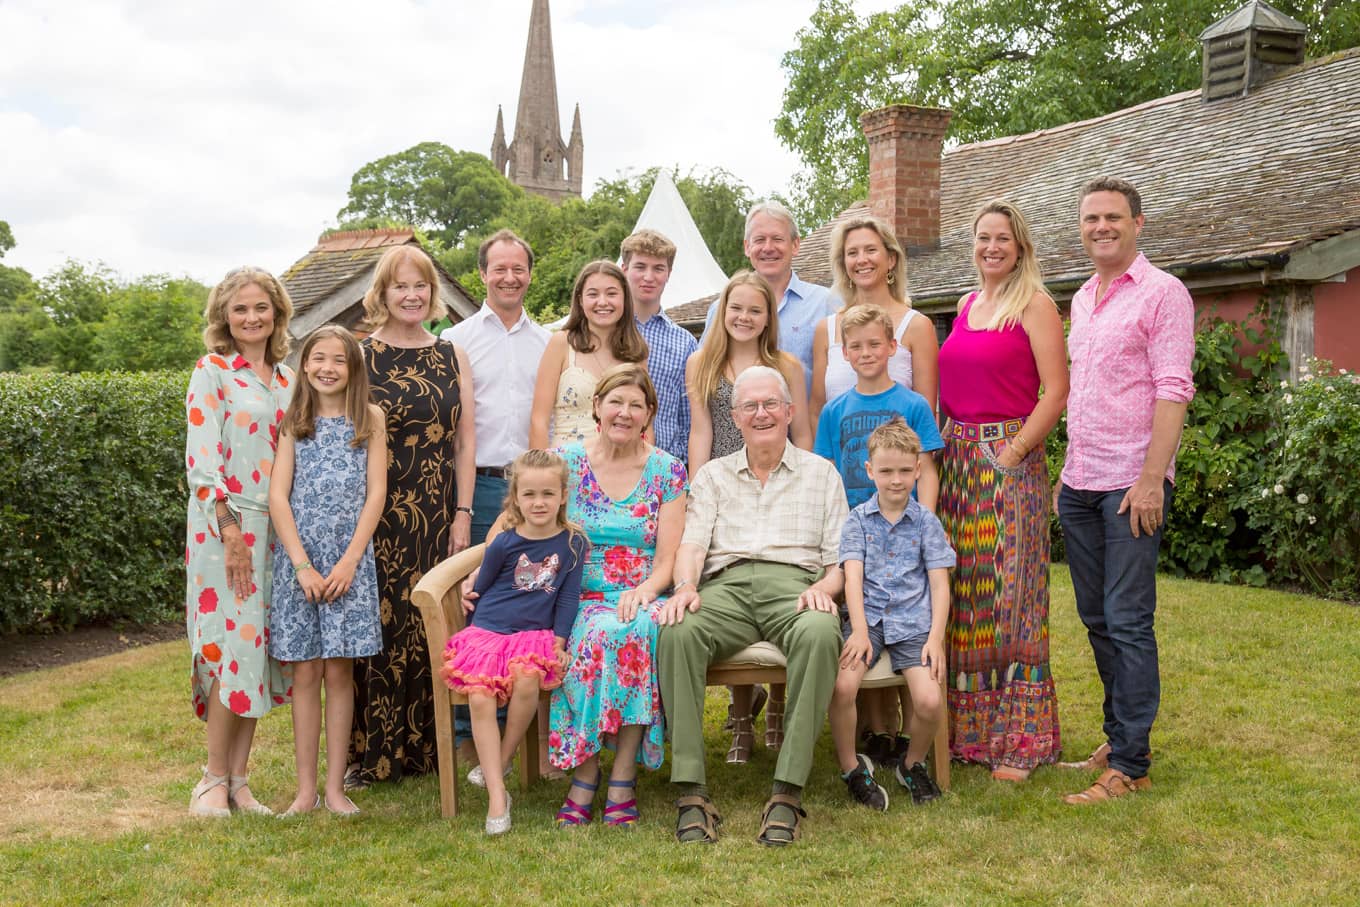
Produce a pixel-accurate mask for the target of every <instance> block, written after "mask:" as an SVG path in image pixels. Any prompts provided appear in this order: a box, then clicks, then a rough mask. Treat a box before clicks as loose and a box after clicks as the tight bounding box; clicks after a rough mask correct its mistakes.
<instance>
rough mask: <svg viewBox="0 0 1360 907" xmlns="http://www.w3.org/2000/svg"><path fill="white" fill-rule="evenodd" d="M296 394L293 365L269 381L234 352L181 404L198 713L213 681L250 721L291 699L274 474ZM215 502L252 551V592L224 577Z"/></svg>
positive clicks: (189, 623) (188, 614) (202, 363)
mask: <svg viewBox="0 0 1360 907" xmlns="http://www.w3.org/2000/svg"><path fill="white" fill-rule="evenodd" d="M292 395H293V370H292V369H290V368H289V367H288V366H286V365H283V364H281V363H280V364H277V365H275V366H274V374H273V375H272V376H271V379H270V382H269V384H268V385H267V386H266V385H265V383H264V382H263V381H261V380H260V377H259V376H258V375H256V374H255V372H254V371H253V370H252V369H251V368H250V364H249V363H248V362H246V360H245V359H244V358H242V357H241V356H238V355H237V354H235V353H227V354H224V355H218V354H217V353H210V354H209V355H207V356H204V357H203V358H202V359H200V360H198V364H197V365H196V366H195V367H194V372H193V375H192V376H190V378H189V393H188V396H187V397H186V398H185V405H184V408H185V415H186V417H187V421H188V434H187V443H186V445H185V452H184V454H185V456H184V464H185V468H186V470H187V477H188V483H189V508H188V533H187V537H186V539H185V544H184V563H185V567H186V573H187V579H188V588H187V593H186V596H185V603H184V604H185V609H184V617H185V627H186V629H187V630H188V633H189V648H190V650H191V652H192V655H193V674H192V676H193V707H194V714H195V715H197V716H198V717H199V718H201V719H203V720H205V721H206V720H207V717H208V693H209V692H210V691H211V689H212V684H213V681H214V680H216V681H218V682H219V686H218V695H219V696H220V697H221V700H222V702H223V703H224V704H225V705H226V706H227V708H229V709H231V710H232V711H233V712H235V713H236V714H237V715H241V716H242V717H245V718H259V717H260V716H262V715H264V714H265V713H266V712H268V711H269V710H270V709H271V708H273V707H274V706H276V705H283V704H284V703H286V702H288V701H289V699H290V698H292V692H293V691H292V671H291V669H290V668H287V667H285V666H284V665H282V664H280V663H279V662H278V661H276V660H275V659H273V658H271V657H270V655H269V603H270V590H271V586H272V585H273V582H272V580H273V574H272V570H271V561H270V559H271V556H272V551H273V548H274V535H273V532H272V530H271V529H270V525H269V474H270V472H271V470H272V469H273V466H274V450H275V447H276V445H277V443H278V429H279V422H280V421H282V419H283V411H284V410H285V409H287V408H288V401H289V400H290V399H291V398H292ZM218 501H226V503H227V507H228V508H229V509H230V510H231V512H232V513H234V514H235V515H236V517H237V520H238V521H239V522H240V524H241V533H242V536H243V537H244V539H245V543H246V547H247V548H249V549H250V563H251V567H252V569H253V570H254V573H255V576H254V581H253V582H252V583H251V589H250V595H248V596H247V597H245V598H241V597H239V596H237V595H236V593H235V592H233V591H232V589H231V586H230V584H228V582H227V568H226V549H225V548H224V547H223V545H222V537H221V536H220V535H219V534H218V531H217V502H218Z"/></svg>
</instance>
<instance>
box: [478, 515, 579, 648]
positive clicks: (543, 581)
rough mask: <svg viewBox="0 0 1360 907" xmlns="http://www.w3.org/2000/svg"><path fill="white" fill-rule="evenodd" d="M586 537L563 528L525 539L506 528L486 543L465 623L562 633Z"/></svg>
mask: <svg viewBox="0 0 1360 907" xmlns="http://www.w3.org/2000/svg"><path fill="white" fill-rule="evenodd" d="M589 549H590V543H589V542H588V541H586V539H585V537H584V536H581V535H576V536H573V535H571V533H569V532H566V531H565V530H564V531H562V532H559V533H558V534H557V535H555V536H553V537H552V538H547V539H538V540H531V539H526V538H524V537H523V536H521V535H520V534H519V533H518V532H516V531H515V530H513V529H507V530H506V531H504V532H502V533H501V534H500V535H498V536H496V537H495V538H494V539H492V540H491V542H490V543H489V544H488V545H487V546H486V554H485V555H484V556H483V557H482V567H481V572H480V573H478V574H477V582H476V584H475V585H474V586H473V588H474V589H475V590H476V591H477V594H478V598H477V607H476V610H474V611H473V612H472V614H471V615H470V616H469V617H468V623H469V624H472V625H474V626H477V627H481V628H482V629H483V630H490V631H491V632H493V633H506V634H509V633H522V632H524V631H525V630H552V631H553V635H554V636H560V637H562V638H563V639H566V638H567V637H568V636H570V635H571V625H572V624H574V623H575V622H576V608H577V606H578V605H579V604H580V599H581V569H582V567H583V566H584V565H585V560H586V554H587V553H588V551H589Z"/></svg>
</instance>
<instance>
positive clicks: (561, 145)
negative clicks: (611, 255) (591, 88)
mask: <svg viewBox="0 0 1360 907" xmlns="http://www.w3.org/2000/svg"><path fill="white" fill-rule="evenodd" d="M496 130H497V131H496V136H497V137H493V138H492V142H491V149H492V162H493V163H495V164H496V166H497V169H500V170H501V171H502V172H505V173H506V176H508V177H509V178H510V180H511V181H512V182H514V183H517V184H518V185H520V186H523V187H524V188H525V189H527V190H529V191H530V192H535V193H537V194H539V195H543V196H546V197H547V198H550V199H553V200H554V201H560V200H561V199H563V198H566V197H568V196H576V197H579V196H580V194H581V155H582V148H583V142H582V140H581V136H580V111H579V109H578V110H577V115H576V120H575V122H574V123H573V129H572V142H571V145H570V146H568V144H567V143H566V142H564V141H562V120H561V116H560V114H559V113H558V109H557V69H556V64H555V62H554V59H553V43H552V21H551V14H550V13H549V10H548V0H533V6H532V9H531V11H530V13H529V39H528V42H527V43H526V44H525V48H524V72H523V75H522V76H521V78H520V85H519V108H518V109H517V110H516V112H515V136H514V139H513V140H512V141H511V142H510V144H509V146H506V150H505V156H504V160H505V162H506V166H502V165H501V164H500V162H499V161H498V160H497V155H496V152H497V149H498V148H499V147H501V143H503V142H504V141H505V139H504V134H505V132H504V122H503V120H502V118H501V116H500V114H499V113H498V114H497V120H496ZM507 167H508V172H506V170H507ZM564 169H565V170H566V171H567V172H565V173H564Z"/></svg>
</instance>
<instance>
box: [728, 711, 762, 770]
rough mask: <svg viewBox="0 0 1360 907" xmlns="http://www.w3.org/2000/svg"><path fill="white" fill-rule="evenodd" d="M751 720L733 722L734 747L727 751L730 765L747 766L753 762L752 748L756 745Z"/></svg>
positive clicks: (738, 719) (739, 719) (742, 719)
mask: <svg viewBox="0 0 1360 907" xmlns="http://www.w3.org/2000/svg"><path fill="white" fill-rule="evenodd" d="M755 739H756V738H755V733H754V732H753V731H752V730H751V719H750V718H749V717H747V718H736V719H734V720H733V722H732V746H731V748H730V749H728V751H727V764H728V765H745V764H746V763H747V762H750V761H751V747H753V746H754V745H755Z"/></svg>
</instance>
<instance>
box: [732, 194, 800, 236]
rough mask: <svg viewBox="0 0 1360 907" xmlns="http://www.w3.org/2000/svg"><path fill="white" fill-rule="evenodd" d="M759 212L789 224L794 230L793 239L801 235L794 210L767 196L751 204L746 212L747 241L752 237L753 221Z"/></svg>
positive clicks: (745, 234) (744, 234) (745, 233)
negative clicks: (794, 217)
mask: <svg viewBox="0 0 1360 907" xmlns="http://www.w3.org/2000/svg"><path fill="white" fill-rule="evenodd" d="M758 214H768V215H769V216H771V217H777V218H779V219H780V220H782V221H784V222H785V223H786V224H788V225H789V229H790V230H792V231H793V236H792V237H790V238H791V239H797V238H798V237H799V236H800V235H801V234H799V232H798V221H796V220H794V219H793V212H792V211H790V210H789V209H788V208H786V207H784V205H782V204H781V203H779V202H777V201H775V200H774V199H772V198H766V199H762V200H760V201H758V202H756V203H755V204H754V205H752V206H751V210H750V211H747V212H746V230H745V232H743V233H742V237H741V238H742V239H744V240H747V241H749V240H750V239H751V221H753V220H755V218H756V215H758Z"/></svg>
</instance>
